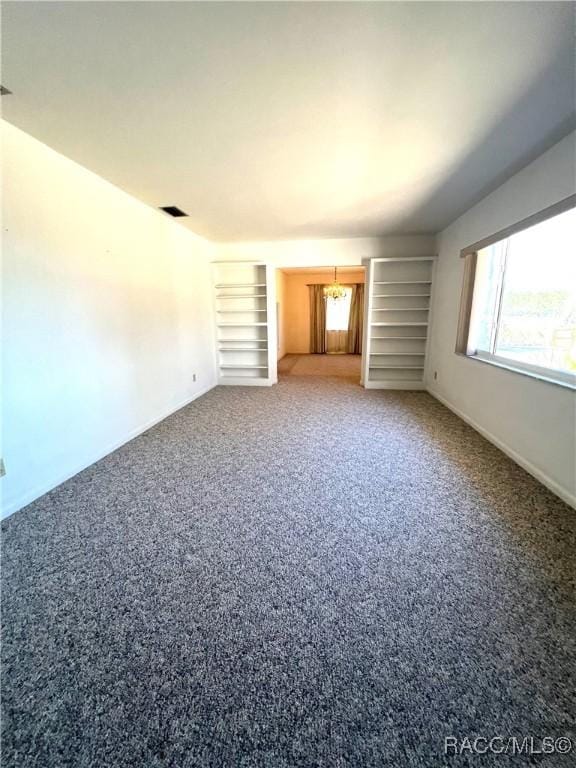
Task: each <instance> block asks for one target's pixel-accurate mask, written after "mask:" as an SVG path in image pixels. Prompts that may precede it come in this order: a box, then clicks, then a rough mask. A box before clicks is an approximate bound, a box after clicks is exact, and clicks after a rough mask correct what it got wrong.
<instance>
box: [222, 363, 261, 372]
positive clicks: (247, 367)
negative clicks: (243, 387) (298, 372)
mask: <svg viewBox="0 0 576 768" xmlns="http://www.w3.org/2000/svg"><path fill="white" fill-rule="evenodd" d="M220 368H223V369H224V368H226V369H228V368H231V369H232V368H233V369H234V370H237V369H238V368H240V369H241V370H250V371H252V370H262V371H263V370H266V369H267V368H268V366H267V365H248V364H246V365H221V366H220Z"/></svg>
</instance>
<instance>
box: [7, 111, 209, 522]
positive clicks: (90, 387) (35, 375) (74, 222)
mask: <svg viewBox="0 0 576 768" xmlns="http://www.w3.org/2000/svg"><path fill="white" fill-rule="evenodd" d="M2 139H3V156H4V157H3V159H4V182H3V185H4V200H3V219H4V220H3V232H2V234H3V261H4V264H3V305H4V306H3V397H2V403H3V430H2V433H3V434H2V436H3V445H2V454H1V455H2V456H3V458H4V460H5V462H6V470H7V474H6V476H5V477H4V478H2V479H1V480H0V486H1V491H2V511H3V514H8V513H10V512H12V511H14V510H16V509H18V508H20V507H21V506H23V505H24V504H26V503H28V502H30V501H32V500H33V499H34V498H36V497H37V496H39V495H41V494H43V493H44V492H46V491H48V490H50V489H51V488H53V487H54V486H56V485H57V484H59V483H60V482H62V481H63V480H64V479H66V478H67V477H69V476H70V475H72V474H75V473H76V472H78V471H79V470H80V469H82V468H84V467H86V466H87V465H89V464H91V463H92V462H94V461H95V460H97V459H98V458H100V457H101V456H103V455H105V454H106V453H108V452H109V451H110V450H112V449H113V448H115V447H116V446H118V445H119V444H121V443H123V442H125V441H126V440H128V439H130V438H131V437H133V436H135V435H136V434H138V433H139V432H140V431H142V430H143V429H144V428H146V427H147V426H148V425H150V424H152V423H154V422H156V421H158V420H160V419H161V418H163V417H164V416H166V415H168V414H169V413H170V412H172V411H174V410H176V409H177V408H179V407H181V406H182V405H184V404H185V403H187V402H189V401H190V400H191V399H193V398H194V397H195V396H197V395H198V394H199V393H202V392H203V391H205V390H207V389H209V388H210V387H212V386H214V384H215V380H216V371H215V359H214V322H213V314H212V312H213V310H212V303H211V289H210V287H209V286H210V277H209V269H210V266H209V259H210V249H211V246H210V245H209V244H208V243H207V242H206V241H204V240H202V239H200V238H198V237H196V236H194V235H193V234H192V233H190V232H189V231H187V230H186V229H185V228H183V227H181V226H179V225H178V224H177V223H176V222H174V221H171V220H170V219H168V218H167V217H166V216H164V214H162V213H160V212H158V211H154V210H153V209H151V208H149V207H147V206H145V205H144V204H142V203H140V202H138V201H136V200H134V199H133V198H132V197H130V196H129V195H127V194H125V193H124V192H122V191H121V190H119V189H117V188H116V187H114V186H112V185H111V184H109V183H107V182H106V181H104V180H103V179H101V178H99V177H98V176H95V175H94V174H92V173H90V172H89V171H87V170H85V169H84V168H82V167H81V166H79V165H77V164H75V163H73V162H72V161H70V160H68V159H66V158H65V157H63V156H61V155H59V154H57V153H56V152H54V151H52V150H51V149H49V148H48V147H46V146H45V145H43V144H41V143H40V142H38V141H36V140H35V139H33V138H31V137H30V136H28V135H27V134H25V133H23V132H21V131H19V130H18V129H16V128H14V127H12V126H11V125H9V124H6V123H3V124H2ZM143 162H145V158H143ZM167 202H173V201H167ZM193 374H196V376H197V381H196V382H193V380H192V377H193Z"/></svg>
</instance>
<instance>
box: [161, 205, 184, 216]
mask: <svg viewBox="0 0 576 768" xmlns="http://www.w3.org/2000/svg"><path fill="white" fill-rule="evenodd" d="M160 210H161V211H164V213H167V214H168V215H169V216H174V217H176V218H178V217H179V216H188V214H187V213H184V211H182V210H181V209H180V208H177V207H176V206H175V205H161V206H160Z"/></svg>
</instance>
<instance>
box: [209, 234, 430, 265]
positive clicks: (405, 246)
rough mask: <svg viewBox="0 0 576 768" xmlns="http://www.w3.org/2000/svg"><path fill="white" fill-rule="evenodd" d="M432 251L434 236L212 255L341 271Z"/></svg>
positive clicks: (233, 248)
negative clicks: (339, 269)
mask: <svg viewBox="0 0 576 768" xmlns="http://www.w3.org/2000/svg"><path fill="white" fill-rule="evenodd" d="M435 247H436V244H435V239H434V236H433V235H398V236H390V237H382V238H376V237H358V238H349V239H336V240H333V239H326V240H278V241H263V242H253V243H223V244H220V245H218V246H217V247H215V250H214V254H215V258H218V259H253V260H255V261H266V262H269V263H270V264H272V265H273V266H274V267H334V266H337V267H340V266H353V265H361V264H367V262H368V260H369V259H372V258H375V257H377V256H379V257H386V256H429V255H430V254H434V253H435V250H434V249H435Z"/></svg>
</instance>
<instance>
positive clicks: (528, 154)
mask: <svg viewBox="0 0 576 768" xmlns="http://www.w3.org/2000/svg"><path fill="white" fill-rule="evenodd" d="M566 72H570V73H571V78H568V77H566ZM559 73H560V74H559ZM575 88H576V74H575V73H574V53H573V51H572V50H570V51H564V52H562V53H560V54H559V55H558V56H556V58H555V60H554V61H553V62H552V63H551V64H549V66H548V67H547V68H546V69H545V70H544V71H543V72H542V73H541V75H540V76H539V77H538V78H537V79H536V80H535V81H534V82H533V83H532V86H531V87H530V88H528V89H527V90H526V91H525V93H524V95H523V96H522V97H521V98H520V99H518V100H517V101H515V102H514V103H512V104H511V105H510V107H509V108H508V110H507V111H506V113H505V114H504V115H503V117H502V118H501V119H500V120H499V121H498V122H496V123H495V124H494V125H493V127H492V129H491V130H490V131H489V132H488V133H487V134H486V135H485V136H484V137H483V138H482V139H481V140H480V141H479V142H478V143H477V144H476V146H475V147H473V148H471V150H470V151H469V152H468V154H467V155H466V156H464V157H463V158H462V160H461V162H460V164H458V165H456V166H454V167H453V168H452V170H451V172H450V174H449V176H448V177H447V178H446V179H445V181H444V182H443V183H439V184H437V185H436V186H435V187H434V188H433V189H432V190H430V191H429V192H428V194H427V195H426V196H425V197H424V199H423V200H422V202H421V203H420V205H419V206H418V207H416V208H415V209H414V210H413V211H411V212H410V213H408V214H407V215H405V216H401V217H400V218H398V219H396V220H390V221H389V222H387V223H386V227H385V228H386V229H387V230H389V231H390V230H391V231H395V232H409V233H413V234H418V233H434V232H438V231H441V230H442V229H444V228H445V227H446V226H448V225H449V224H451V223H452V221H455V220H456V219H457V218H459V216H461V215H462V214H463V213H465V212H466V211H467V210H468V209H469V208H472V206H474V205H475V204H476V203H478V202H479V201H480V200H482V199H483V198H484V197H486V196H487V195H489V194H490V192H493V191H494V190H495V189H497V188H498V187H499V186H501V185H502V184H503V183H504V182H505V181H506V180H507V179H509V178H510V177H511V176H513V175H514V174H515V173H517V172H518V171H519V170H520V169H521V168H524V167H525V166H526V165H528V164H529V163H530V162H531V161H532V160H534V159H535V158H536V157H538V156H539V155H541V154H542V153H543V152H545V151H546V150H548V149H550V147H552V146H554V144H556V143H557V142H559V141H560V140H561V139H563V138H564V136H566V135H567V134H568V133H570V132H571V131H573V130H574V129H575V128H576V114H575V113H574V92H575ZM559 102H560V103H562V104H564V105H565V110H564V115H563V117H562V118H561V119H560V121H559V122H558V123H557V125H556V126H555V127H554V129H553V130H551V131H550V130H549V129H548V130H547V124H548V114H549V112H556V111H557V110H558V103H559ZM519 135H521V136H522V139H523V141H522V144H523V145H524V146H529V147H531V149H530V150H529V151H523V152H522V151H521V152H520V153H519V152H518V149H517V146H518V137H519ZM542 136H545V138H544V139H542ZM487 157H490V158H494V157H497V158H499V160H500V167H501V168H502V170H501V172H500V173H499V174H498V175H497V176H496V177H494V176H493V173H492V169H491V168H490V167H489V166H487V165H486V158H487ZM474 190H480V191H478V192H474ZM454 201H460V204H459V205H458V207H457V211H458V212H457V214H456V215H451V216H447V215H446V211H453V210H454ZM387 208H388V209H392V210H393V209H394V196H393V195H390V196H389V197H388V199H385V198H382V197H380V198H377V199H371V200H365V201H364V202H363V203H362V204H359V205H356V206H354V207H352V208H346V209H341V210H339V211H332V213H331V215H330V221H328V220H326V219H324V220H318V221H309V222H306V223H305V224H303V225H302V226H301V227H298V228H296V229H295V230H294V233H293V236H294V237H298V236H300V235H302V233H306V236H307V237H310V236H311V235H310V230H311V228H317V230H318V232H319V233H320V232H322V231H326V227H328V226H329V228H330V229H331V230H334V219H338V218H339V219H341V221H342V236H350V232H351V230H354V228H356V229H358V232H359V233H362V234H363V235H365V236H366V235H368V234H371V235H372V236H375V237H377V236H378V235H381V234H382V228H381V230H380V231H374V232H372V233H370V232H369V230H370V229H371V228H373V227H374V225H373V222H374V218H375V217H376V216H377V214H378V212H379V211H384V210H386V209H387ZM333 236H334V237H338V234H337V233H335V234H334V235H333Z"/></svg>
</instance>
